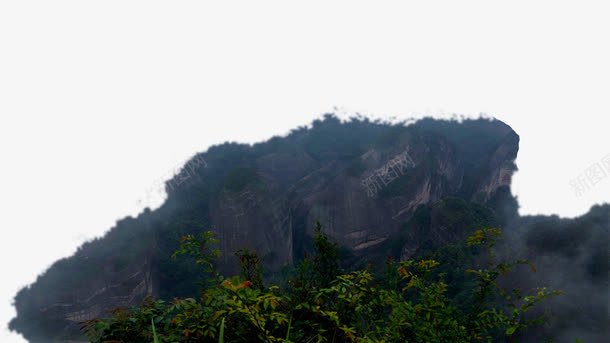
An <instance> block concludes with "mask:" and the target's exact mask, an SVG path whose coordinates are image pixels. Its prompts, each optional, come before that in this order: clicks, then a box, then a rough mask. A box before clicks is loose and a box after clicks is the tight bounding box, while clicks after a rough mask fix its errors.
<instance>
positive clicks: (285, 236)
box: [11, 115, 519, 342]
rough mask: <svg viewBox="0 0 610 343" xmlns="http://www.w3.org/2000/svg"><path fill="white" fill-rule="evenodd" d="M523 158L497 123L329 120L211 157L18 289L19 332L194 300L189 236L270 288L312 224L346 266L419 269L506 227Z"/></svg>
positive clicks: (48, 330) (46, 332)
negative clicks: (246, 252) (213, 237)
mask: <svg viewBox="0 0 610 343" xmlns="http://www.w3.org/2000/svg"><path fill="white" fill-rule="evenodd" d="M518 148H519V137H518V135H517V134H516V133H515V132H514V131H513V130H512V129H511V128H510V127H509V126H508V125H506V124H504V123H502V122H501V121H498V120H488V119H478V120H465V121H463V122H456V121H441V120H432V119H424V120H420V121H418V122H416V123H414V124H411V125H401V124H396V125H391V124H387V123H381V122H371V121H369V120H367V119H352V120H351V121H347V122H341V121H339V120H338V119H337V118H335V117H333V116H332V115H327V116H325V117H324V118H323V119H321V120H316V121H315V122H314V123H313V124H312V126H311V127H310V128H304V127H302V128H298V129H296V130H293V131H292V132H290V133H289V134H288V135H286V136H284V137H273V138H271V139H270V140H268V141H266V142H263V143H258V144H254V145H244V144H235V143H225V144H222V145H219V146H213V147H211V148H209V149H208V150H207V151H206V152H204V153H200V154H197V155H196V156H194V157H193V159H192V160H191V161H190V162H189V163H187V165H185V166H184V168H183V169H182V170H181V172H180V173H179V174H178V175H176V176H175V177H174V178H172V179H171V180H168V181H167V183H166V187H165V188H166V192H167V194H168V197H167V200H166V202H165V203H164V204H163V205H162V206H161V207H160V208H159V209H157V210H155V211H150V210H145V211H144V212H143V213H141V214H140V215H139V216H138V217H137V218H126V219H124V220H121V221H119V222H118V223H117V225H116V226H115V227H114V228H112V229H111V230H110V231H109V232H108V233H107V234H106V235H105V236H104V237H103V238H100V239H97V240H95V241H92V242H88V243H86V244H84V245H83V246H82V247H81V248H80V249H79V250H78V252H77V253H76V254H74V256H72V257H70V258H68V259H64V260H62V261H59V262H56V263H55V264H54V265H53V266H52V267H51V268H50V269H49V270H47V271H46V272H45V273H44V274H42V275H41V276H40V277H39V278H38V280H37V281H36V282H35V283H34V284H32V285H31V286H29V287H27V288H24V289H23V290H21V291H20V292H19V294H17V296H16V298H15V300H16V301H15V306H16V308H17V313H18V315H17V318H15V319H14V320H13V321H12V323H11V328H12V329H14V330H17V331H19V332H21V333H23V334H24V336H26V337H27V338H28V339H30V341H31V342H36V341H44V342H49V340H50V337H52V338H53V339H58V340H61V339H64V338H65V337H69V336H74V335H77V334H76V332H77V330H76V325H75V323H76V322H78V321H81V320H85V319H90V318H93V317H96V316H100V315H104V314H105V313H108V311H109V310H111V309H113V308H115V307H120V306H129V305H135V304H139V302H141V300H142V299H143V297H145V296H147V295H153V296H159V297H162V298H171V297H174V296H186V295H192V294H196V292H197V290H196V288H194V287H193V280H194V279H196V278H197V277H199V276H200V275H199V274H198V272H197V270H195V269H193V267H192V265H191V264H190V263H189V261H172V260H171V259H170V258H169V256H170V255H171V253H172V251H173V250H174V249H176V247H177V246H178V244H179V237H180V236H181V235H184V234H187V233H194V232H198V231H202V230H212V231H215V232H216V234H217V237H218V238H219V240H220V249H221V251H222V256H221V257H220V259H219V260H218V267H219V269H220V270H221V271H223V272H224V273H227V274H231V273H235V272H237V268H238V265H237V260H236V259H235V258H234V253H235V252H236V251H237V250H239V249H242V248H244V247H248V248H251V249H254V250H256V251H257V252H258V253H259V255H260V256H262V257H263V264H264V267H265V270H267V271H268V273H269V275H268V276H270V275H272V274H274V273H277V272H280V271H282V270H285V269H287V268H290V266H292V265H293V263H294V262H295V261H296V260H298V259H299V258H301V257H302V256H303V255H304V254H305V253H307V251H308V250H309V249H310V248H311V241H312V230H313V223H314V222H315V221H320V222H321V223H322V224H323V225H324V229H325V232H327V233H328V234H329V235H330V236H331V237H332V238H333V239H334V240H336V241H337V242H338V243H339V244H340V246H341V248H342V251H343V255H344V257H345V260H346V261H347V262H346V263H349V264H350V265H361V264H364V263H370V262H373V263H378V262H379V261H383V260H384V259H385V258H386V257H388V256H391V257H393V258H396V259H406V258H409V257H411V256H413V255H414V254H417V253H418V252H419V251H422V250H424V249H428V248H429V247H430V246H441V245H443V244H445V243H448V242H453V241H455V240H458V239H462V238H463V237H464V236H465V235H466V234H467V233H468V232H471V231H472V229H475V228H478V227H477V226H489V225H499V224H501V223H502V222H503V220H504V219H506V218H505V217H506V216H505V215H504V214H503V213H501V212H502V211H500V210H499V209H500V208H504V207H503V206H504V202H502V204H503V205H502V206H495V207H494V206H492V203H494V201H495V202H497V199H498V197H499V196H500V195H501V193H502V192H503V193H508V195H506V194H504V196H505V197H507V198H508V199H512V196H510V190H509V187H510V182H511V176H512V173H513V172H514V171H515V170H516V166H515V163H514V161H515V158H516V156H517V151H518ZM507 189H508V191H507ZM513 200H514V199H513ZM515 211H516V209H515ZM448 213H450V214H451V215H448ZM67 215H69V214H67ZM62 337H63V338H62Z"/></svg>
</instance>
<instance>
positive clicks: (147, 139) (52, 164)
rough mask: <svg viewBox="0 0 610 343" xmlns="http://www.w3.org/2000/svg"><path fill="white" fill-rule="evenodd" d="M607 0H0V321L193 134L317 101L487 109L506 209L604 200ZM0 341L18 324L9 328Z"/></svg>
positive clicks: (260, 123) (232, 130) (538, 209)
mask: <svg viewBox="0 0 610 343" xmlns="http://www.w3.org/2000/svg"><path fill="white" fill-rule="evenodd" d="M607 6H608V5H607V1H578V2H576V1H573V2H569V3H565V2H561V1H511V2H503V3H499V2H491V1H459V2H456V1H448V2H433V3H431V2H426V3H425V4H421V3H420V2H417V3H416V2H413V3H410V4H405V3H404V1H401V2H384V1H375V2H371V5H366V6H365V5H363V4H361V3H360V2H357V1H334V2H332V4H331V3H329V2H328V1H326V2H317V1H308V2H306V3H305V5H294V4H290V5H289V4H288V2H287V1H277V2H268V1H256V2H223V3H222V4H221V5H220V4H214V5H203V4H201V3H200V2H199V1H180V2H157V1H125V0H122V1H103V2H90V1H26V0H20V1H10V0H7V1H2V2H0V163H1V168H0V228H1V230H2V231H1V236H0V263H1V265H0V267H1V269H0V270H1V271H2V280H3V281H2V283H1V286H0V325H1V326H2V328H5V327H6V322H7V321H8V320H9V319H10V318H11V317H12V316H13V315H14V312H13V311H14V310H13V308H12V307H11V306H10V304H11V302H12V297H13V295H14V294H15V292H16V291H17V290H18V289H19V288H20V287H22V286H24V285H26V284H28V283H31V282H33V281H34V280H35V278H36V275H37V274H39V273H40V272H42V271H43V270H44V269H45V268H46V267H48V266H50V265H51V263H52V262H53V261H54V260H56V259H58V258H60V257H62V256H67V255H69V254H71V253H72V252H73V251H74V250H75V249H76V247H77V246H78V245H79V244H80V243H82V242H83V241H84V240H86V239H90V238H92V237H94V236H99V235H101V234H103V232H104V231H105V230H107V229H109V228H110V227H111V226H112V225H113V223H114V222H115V220H117V219H119V218H121V217H124V216H127V215H134V216H135V215H137V213H139V212H140V211H141V210H142V208H143V207H144V206H145V205H146V204H149V205H151V206H155V205H158V204H159V203H160V201H162V198H160V197H155V196H154V194H155V191H156V189H157V188H158V187H159V185H160V183H159V182H160V181H162V179H163V178H167V177H169V176H171V174H172V172H173V170H174V168H175V167H178V166H179V165H180V164H181V163H182V162H184V161H185V160H186V159H187V158H189V157H190V156H192V155H193V154H194V153H195V152H198V151H203V150H205V149H206V148H207V147H208V146H210V145H212V144H216V143H221V142H224V141H227V140H230V141H239V142H256V141H261V140H265V139H267V138H269V137H271V136H272V135H276V134H285V133H287V132H288V131H289V130H290V129H291V128H294V127H296V126H299V125H306V124H309V123H310V122H311V121H312V120H313V119H315V118H318V117H320V116H321V115H322V114H323V113H325V112H332V111H336V112H337V113H338V114H340V115H342V116H347V115H351V114H354V113H356V112H359V113H362V114H365V115H369V116H371V117H374V118H379V117H380V118H390V117H392V116H394V117H396V118H397V119H406V118H409V117H415V118H419V117H422V116H425V115H434V116H441V117H451V116H452V114H454V113H456V114H462V115H467V116H478V115H479V113H487V114H488V115H489V116H495V117H497V118H499V119H501V120H503V121H505V122H506V123H508V124H509V125H511V126H512V127H513V129H515V131H517V133H519V135H520V136H521V149H520V152H519V158H518V160H517V164H518V166H519V168H520V171H519V172H518V173H517V174H516V177H515V179H514V186H513V191H514V193H516V194H517V195H518V197H519V201H520V203H521V214H532V213H541V214H552V213H557V214H559V215H561V216H565V217H571V216H576V215H580V214H582V213H584V212H586V211H587V210H588V209H589V207H590V206H591V205H592V204H594V203H600V202H602V201H604V200H605V201H609V200H610V175H608V176H606V177H605V178H603V179H600V180H599V182H598V183H597V184H595V185H593V186H591V187H590V188H589V189H587V190H586V191H585V192H584V194H581V195H579V196H578V195H577V194H576V193H575V191H574V189H573V188H572V187H571V186H570V181H571V180H573V179H575V178H577V177H579V176H581V175H583V176H584V175H585V172H586V171H587V170H588V169H589V168H590V167H591V166H592V165H594V164H595V163H597V162H600V161H601V160H602V159H603V158H604V157H606V156H608V155H609V154H610V133H609V131H610V119H609V118H610V104H609V101H608V95H609V93H610V85H609V80H610V70H609V69H610V68H609V66H608V61H610V52H609V50H608V43H607V40H608V37H607V32H610V22H609V21H608V20H607V19H608V10H609V8H607ZM0 341H1V342H22V340H20V339H19V337H17V336H14V335H9V334H8V333H7V331H6V329H4V331H1V333H0Z"/></svg>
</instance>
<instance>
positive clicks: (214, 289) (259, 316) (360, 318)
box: [84, 223, 559, 343]
mask: <svg viewBox="0 0 610 343" xmlns="http://www.w3.org/2000/svg"><path fill="white" fill-rule="evenodd" d="M500 233H501V232H500V230H499V229H484V230H478V231H476V232H475V233H474V234H473V235H472V236H470V237H469V238H468V239H467V244H468V246H471V247H474V246H480V247H482V248H483V249H484V250H485V251H487V252H488V253H489V260H488V262H487V265H488V266H487V268H479V269H472V270H469V271H468V275H470V276H471V277H472V278H473V283H474V284H475V285H476V287H474V288H473V289H472V290H471V292H470V294H469V296H470V297H471V298H472V301H471V302H470V303H471V304H472V306H469V307H468V308H466V309H462V308H459V307H456V306H454V304H453V303H452V299H451V297H450V296H448V292H447V290H448V288H449V286H448V284H447V283H446V282H445V281H444V280H443V278H442V275H439V274H437V273H436V272H435V271H436V269H438V268H439V267H440V263H439V262H438V261H436V260H433V259H420V260H407V261H400V262H392V261H389V262H388V264H387V267H388V276H387V277H386V279H385V280H380V279H377V278H375V277H374V276H373V275H372V274H371V272H370V271H368V270H356V271H352V272H348V273H344V274H341V272H340V269H339V260H338V252H337V246H336V244H335V243H333V242H331V241H330V239H329V238H328V236H326V235H325V234H324V233H323V232H322V229H321V225H320V224H319V223H316V229H315V244H314V246H315V249H316V251H315V252H316V255H315V256H314V257H313V259H310V258H306V259H304V260H303V261H302V262H301V263H300V264H299V266H298V268H297V270H296V272H295V274H294V275H293V277H292V278H291V280H290V281H289V283H288V285H289V286H288V288H287V289H284V290H282V289H281V288H280V287H279V286H265V285H264V284H263V282H262V278H261V277H260V266H259V259H258V256H257V255H256V253H254V252H252V251H249V250H242V251H240V252H239V253H238V254H237V256H238V257H239V258H240V262H241V264H242V274H241V275H240V276H234V277H231V278H228V279H223V278H222V277H220V276H219V277H218V278H215V279H214V280H213V281H212V283H213V284H211V285H210V287H208V288H206V289H204V290H203V293H202V296H201V298H200V299H199V300H196V299H193V298H187V299H175V300H174V301H173V302H171V303H170V304H168V303H165V302H163V301H161V300H153V299H147V300H146V301H145V302H144V304H143V305H142V306H141V307H139V308H132V309H129V310H126V309H118V310H116V311H115V312H114V313H113V316H112V317H111V318H109V319H98V320H93V321H89V322H87V323H85V325H84V328H85V330H86V332H87V333H88V336H89V338H90V340H91V342H94V343H102V342H104V341H110V340H113V341H115V342H125V343H127V342H129V343H132V342H133V343H138V342H150V341H152V340H154V342H165V343H169V342H225V341H226V342H422V343H423V342H426V343H429V342H458V343H461V342H463V343H470V342H483V341H485V342H492V341H498V340H500V339H502V337H504V338H505V339H508V340H509V341H511V340H512V339H513V338H515V337H517V336H518V335H519V333H520V332H522V331H523V330H525V329H526V328H529V327H531V326H534V325H538V324H540V323H542V318H540V317H534V318H529V317H528V316H526V314H527V313H528V312H531V310H532V309H533V308H534V307H535V306H536V305H537V304H538V303H540V302H541V301H543V300H544V299H547V298H549V297H551V296H555V295H557V294H559V292H557V291H553V290H549V289H547V288H539V289H537V290H536V291H535V292H534V293H533V294H529V295H526V294H525V293H524V292H523V291H521V290H511V291H506V290H504V289H502V288H501V287H500V286H499V285H498V283H497V279H498V277H499V276H500V275H504V274H506V273H509V272H510V270H511V269H512V268H513V267H514V266H516V265H519V264H526V263H527V261H515V262H514V263H494V262H493V247H494V245H495V243H496V240H497V239H499V237H500ZM215 242H216V240H215V239H214V238H213V236H212V234H211V233H203V234H201V235H199V236H187V237H184V238H183V240H182V246H181V248H180V249H179V250H178V251H177V252H176V253H175V255H179V254H192V255H194V256H196V263H197V264H199V265H200V266H202V267H203V268H205V269H206V271H208V272H210V268H211V266H212V260H213V258H215V257H216V256H218V252H217V251H216V250H215V249H212V248H211V247H210V245H211V244H214V243H215ZM498 300H502V301H501V302H498ZM157 328H158V329H157Z"/></svg>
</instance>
